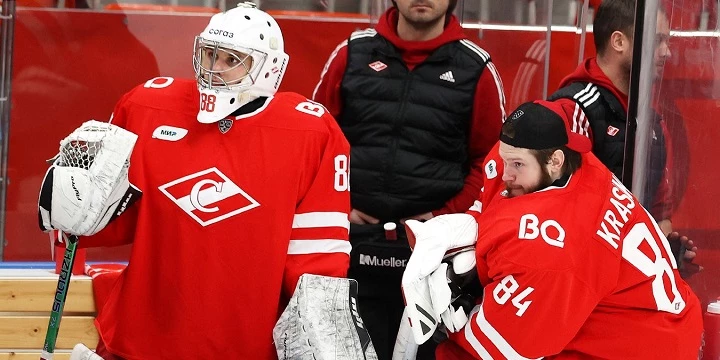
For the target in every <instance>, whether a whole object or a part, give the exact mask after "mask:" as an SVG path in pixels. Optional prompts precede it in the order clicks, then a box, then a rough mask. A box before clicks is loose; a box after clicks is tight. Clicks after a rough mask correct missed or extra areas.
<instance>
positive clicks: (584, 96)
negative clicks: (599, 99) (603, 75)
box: [578, 86, 598, 103]
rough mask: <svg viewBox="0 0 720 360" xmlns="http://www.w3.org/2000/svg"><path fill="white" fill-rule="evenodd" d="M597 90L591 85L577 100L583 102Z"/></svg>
mask: <svg viewBox="0 0 720 360" xmlns="http://www.w3.org/2000/svg"><path fill="white" fill-rule="evenodd" d="M597 91H598V89H597V86H593V87H591V88H590V91H588V92H587V93H585V95H583V96H581V97H580V98H579V99H578V100H579V101H580V102H581V103H584V102H585V101H587V100H588V99H589V98H591V97H592V96H593V95H595V93H596V92H597Z"/></svg>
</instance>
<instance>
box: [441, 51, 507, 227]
mask: <svg viewBox="0 0 720 360" xmlns="http://www.w3.org/2000/svg"><path fill="white" fill-rule="evenodd" d="M505 115H506V114H505V93H504V89H503V85H502V80H501V79H500V75H499V73H498V71H497V69H496V68H495V65H494V64H493V63H492V62H488V63H487V66H486V68H485V70H484V71H483V72H482V74H481V75H480V78H479V79H478V83H477V87H476V89H475V101H474V103H473V114H472V123H471V124H470V134H469V138H468V145H469V147H468V154H469V157H470V159H469V160H470V172H469V173H468V175H467V176H466V177H465V185H464V186H463V188H462V190H460V192H458V193H457V194H456V195H455V196H454V197H453V198H451V199H450V200H448V201H447V202H446V203H445V206H443V207H442V208H441V209H439V210H435V211H433V215H435V216H437V215H442V214H449V213H462V212H465V211H467V210H468V208H470V206H471V205H472V204H473V201H475V200H477V198H478V194H479V193H480V188H481V187H482V183H483V179H482V166H483V161H484V160H485V156H487V154H488V152H489V151H490V149H491V148H492V147H493V145H495V143H496V142H497V141H498V138H499V137H500V128H501V127H502V124H503V122H504V121H505Z"/></svg>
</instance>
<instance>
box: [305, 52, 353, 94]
mask: <svg viewBox="0 0 720 360" xmlns="http://www.w3.org/2000/svg"><path fill="white" fill-rule="evenodd" d="M347 43H348V42H347V40H345V41H343V42H341V43H340V45H338V46H337V47H336V48H335V50H333V52H332V53H330V57H329V58H328V61H327V62H326V63H325V66H324V67H323V69H322V71H321V72H320V81H318V83H317V85H315V89H314V90H313V93H312V99H313V100H317V92H318V89H320V85H321V84H322V82H323V79H325V74H327V71H328V69H329V68H330V64H332V62H333V60H335V56H337V54H338V52H340V49H342V48H344V47H346V46H347Z"/></svg>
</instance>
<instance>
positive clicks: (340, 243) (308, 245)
mask: <svg viewBox="0 0 720 360" xmlns="http://www.w3.org/2000/svg"><path fill="white" fill-rule="evenodd" d="M350 249H351V246H350V242H349V241H347V240H339V239H318V240H307V239H306V240H299V239H295V240H290V245H289V246H288V252H287V253H288V255H308V254H329V253H345V254H350Z"/></svg>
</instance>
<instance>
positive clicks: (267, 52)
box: [193, 2, 289, 123]
mask: <svg viewBox="0 0 720 360" xmlns="http://www.w3.org/2000/svg"><path fill="white" fill-rule="evenodd" d="M288 60H289V56H288V55H287V54H286V53H285V51H284V42H283V36H282V32H281V31H280V27H279V26H278V24H277V22H276V21H275V19H273V18H272V17H271V16H270V15H268V14H267V13H265V12H264V11H261V10H259V9H257V8H255V4H253V3H249V2H245V3H240V4H238V6H237V7H236V8H234V9H231V10H228V11H226V12H223V13H219V14H215V15H213V17H212V18H211V19H210V22H209V23H208V25H207V27H206V28H205V30H203V32H202V33H200V35H198V36H197V37H195V51H194V56H193V67H194V68H195V76H196V79H197V84H198V90H200V111H199V112H198V116H197V119H198V121H199V122H201V123H214V122H216V121H220V120H222V119H224V118H225V117H227V116H228V115H230V114H231V113H232V112H233V111H235V110H237V109H239V108H240V107H241V106H243V105H245V104H247V103H248V102H250V101H252V100H255V99H257V98H258V97H260V96H272V95H274V94H275V93H276V92H277V90H278V87H280V83H281V81H282V78H283V75H284V74H285V69H286V68H287V63H288Z"/></svg>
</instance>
